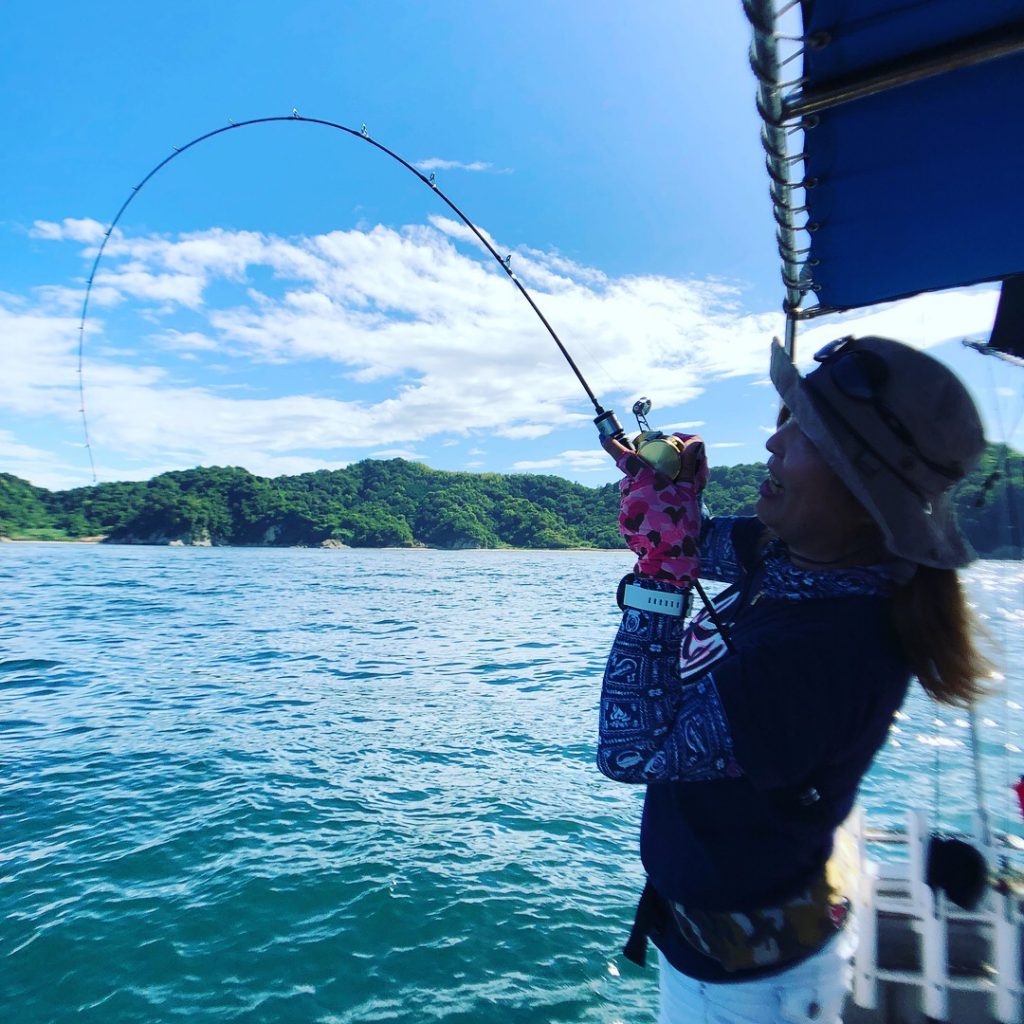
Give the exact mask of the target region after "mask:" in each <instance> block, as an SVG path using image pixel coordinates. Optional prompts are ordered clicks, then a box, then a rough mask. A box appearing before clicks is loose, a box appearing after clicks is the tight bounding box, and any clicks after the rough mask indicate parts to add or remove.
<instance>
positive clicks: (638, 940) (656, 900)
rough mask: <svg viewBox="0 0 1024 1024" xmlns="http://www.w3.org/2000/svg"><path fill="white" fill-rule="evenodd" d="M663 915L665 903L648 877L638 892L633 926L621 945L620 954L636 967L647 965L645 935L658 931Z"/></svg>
mask: <svg viewBox="0 0 1024 1024" xmlns="http://www.w3.org/2000/svg"><path fill="white" fill-rule="evenodd" d="M664 916H665V905H664V903H663V902H662V899H661V897H660V896H659V895H658V892H657V890H656V889H655V888H654V886H653V885H651V880H650V879H649V878H648V879H647V881H646V882H645V883H644V891H643V892H642V893H640V902H639V903H637V905H636V915H635V916H634V918H633V928H632V930H631V931H630V933H629V938H628V939H627V940H626V945H625V946H623V947H622V955H623V956H624V957H625V958H626V959H627V960H629V961H630V962H631V963H634V964H636V965H637V967H646V966H647V936H648V934H649V933H650V932H652V931H658V926H659V924H660V923H661V922H662V921H663V920H664Z"/></svg>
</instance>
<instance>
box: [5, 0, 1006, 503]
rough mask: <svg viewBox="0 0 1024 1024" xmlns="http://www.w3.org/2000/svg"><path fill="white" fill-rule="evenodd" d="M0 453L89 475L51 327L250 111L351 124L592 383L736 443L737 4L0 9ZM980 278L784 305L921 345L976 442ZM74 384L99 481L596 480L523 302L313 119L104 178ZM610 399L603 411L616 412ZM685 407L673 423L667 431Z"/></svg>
mask: <svg viewBox="0 0 1024 1024" xmlns="http://www.w3.org/2000/svg"><path fill="white" fill-rule="evenodd" d="M4 20H5V31H4V34H3V38H2V40H0V86H2V87H3V89H4V94H5V95H7V96H8V97H9V98H10V102H9V104H8V106H7V109H6V111H5V117H4V128H3V134H4V142H3V146H2V147H0V180H2V181H3V191H2V197H0V237H2V245H0V353H2V354H3V357H4V366H5V372H4V374H3V375H0V471H7V472H12V473H15V474H17V475H18V476H21V477H25V478H27V479H30V480H32V481H33V482H34V483H37V484H40V485H43V486H49V487H65V486H74V485H78V484H83V483H87V482H89V481H90V480H91V473H90V468H89V459H88V454H87V452H86V451H85V449H84V447H83V433H82V427H81V418H80V415H79V405H80V403H79V395H78V383H79V379H78V373H77V368H78V363H77V345H78V315H79V311H80V307H81V297H82V289H83V286H84V281H85V278H86V276H87V274H88V270H89V267H90V265H91V261H92V258H93V256H94V254H95V247H96V245H97V243H98V241H99V239H100V238H101V237H102V233H103V230H104V229H105V226H106V225H107V224H108V223H109V222H110V220H111V219H112V218H113V216H114V214H115V213H116V211H117V209H118V208H119V207H120V205H121V203H122V202H123V201H124V199H125V198H126V197H127V195H128V194H129V190H130V188H131V186H133V185H136V184H138V182H139V181H141V179H142V178H143V177H144V175H145V174H146V173H147V172H148V171H149V170H150V169H151V168H152V167H153V166H154V165H155V164H156V163H158V162H159V161H160V160H161V159H163V157H164V156H166V155H167V154H168V153H169V152H172V147H173V146H175V145H177V146H181V145H183V144H184V143H186V142H187V141H189V140H190V139H192V138H194V137H196V136H198V135H200V134H203V133H205V132H207V131H210V130H212V129H215V128H218V127H220V126H222V125H225V124H227V123H229V119H233V120H235V121H241V120H246V119H249V118H256V117H267V116H274V115H287V114H288V113H289V112H290V111H291V110H292V109H293V108H296V109H298V110H299V112H300V113H301V114H303V115H305V116H308V117H318V118H324V119H326V120H331V121H338V122H340V123H342V124H346V125H349V126H351V127H354V128H359V127H360V125H362V124H363V123H365V124H366V125H367V128H368V130H369V132H370V133H371V135H372V136H373V137H374V138H376V139H378V140H379V141H381V142H382V143H384V144H385V145H387V146H389V147H390V148H392V149H394V150H396V151H397V152H398V153H400V154H401V155H402V156H403V157H405V158H406V159H408V160H409V161H410V162H413V163H416V164H419V165H421V166H423V167H424V168H428V167H431V168H436V174H437V176H438V182H439V184H440V185H441V187H442V188H443V189H444V190H445V191H446V192H447V193H448V194H449V195H450V196H451V198H452V199H453V200H454V201H455V202H456V203H457V204H458V205H459V206H461V207H462V209H463V210H465V211H466V213H467V214H468V215H469V216H470V217H471V218H472V219H473V220H474V221H475V223H477V225H479V226H480V227H481V228H482V229H483V230H485V231H486V232H487V233H488V234H489V235H490V236H491V237H492V238H493V239H494V240H495V244H496V245H497V247H498V248H499V249H500V250H501V251H503V252H508V253H511V254H512V259H513V269H515V270H516V271H517V273H518V274H519V276H520V277H521V279H522V280H523V281H524V283H525V284H526V285H527V287H528V288H530V290H531V292H532V293H533V294H534V297H535V299H536V300H537V302H538V304H539V305H540V307H541V308H542V309H543V310H544V312H545V314H546V315H547V317H548V319H549V320H550V321H551V322H552V324H553V325H554V327H555V329H556V330H557V331H558V332H559V334H560V335H561V336H562V338H563V340H564V341H565V343H566V345H567V346H568V348H569V350H570V351H571V352H572V354H573V355H574V357H575V358H576V360H577V362H578V363H579V365H580V367H581V369H582V370H583V372H584V374H585V376H586V377H587V378H588V380H589V381H590V384H591V386H592V387H593V388H594V390H595V391H596V392H597V394H598V397H599V398H600V399H601V400H602V402H603V403H604V404H605V405H611V406H614V407H615V408H617V409H618V410H619V412H620V415H621V414H624V413H627V412H628V408H629V406H630V405H631V404H632V401H633V400H634V398H635V397H637V396H638V395H639V394H648V395H649V396H650V397H651V398H653V399H654V401H655V411H654V413H653V414H652V417H651V419H652V422H653V423H655V424H657V425H661V426H672V427H678V426H680V425H689V427H688V429H694V430H699V431H700V432H701V433H703V434H704V436H705V437H706V439H707V441H708V443H709V446H710V448H711V457H712V459H713V461H715V462H717V463H720V464H721V463H735V462H749V461H754V460H757V459H760V458H761V457H762V453H763V444H764V440H765V438H766V436H767V428H768V424H770V423H771V421H772V419H773V417H774V410H775V400H774V397H773V392H772V389H771V388H770V386H767V384H766V380H765V377H766V370H767V353H768V345H769V342H770V339H771V336H772V334H773V333H778V332H779V331H780V330H781V324H782V319H781V315H780V313H779V308H780V301H781V286H780V283H779V273H778V261H777V257H776V253H775V247H774V223H773V220H772V217H771V211H770V207H769V200H768V191H767V179H766V176H765V173H764V159H763V154H762V152H761V148H760V143H759V141H758V127H759V126H758V121H757V117H756V114H755V111H754V101H753V92H754V85H753V79H752V76H751V73H750V70H749V66H748V63H747V45H748V32H747V26H746V23H745V21H744V18H743V15H742V12H741V9H740V4H739V3H738V2H736V3H732V2H724V0H723V2H718V3H706V4H685V5H684V4H679V3H678V2H668V0H666V2H649V3H639V4H633V5H623V4H619V3H610V2H603V0H600V2H588V3H583V2H581V0H566V2H561V3H537V2H526V3H522V4H518V5H515V6H508V7H500V6H495V5H489V4H481V3H479V2H477V3H470V2H450V0H437V2H434V3H429V4H428V3H411V2H403V3H398V2H386V0H385V2H380V0H376V2H372V3H371V2H364V0H355V2H335V3H327V2H309V0H307V2H293V3H291V4H289V5H287V6H286V5H280V4H271V3H265V2H262V0H257V2H249V3H246V4H227V3H209V2H204V3H198V2H191V0H185V2H178V3H176V4H174V5H139V4H131V5H129V4H126V3H119V2H111V3H104V4H101V5H91V6H87V5H82V4H80V3H71V2H56V3H49V4H44V5H34V6H30V5H18V6H17V7H12V8H10V9H9V10H8V11H6V12H5V19H4ZM994 308H995V295H994V292H992V291H991V290H990V289H975V290H971V291H967V292H954V293H947V294H945V295H940V296H931V297H924V298H921V299H917V300H913V301H912V302H910V303H904V304H902V305H900V306H898V307H890V308H880V309H878V310H869V311H866V312H865V313H862V314H860V315H858V316H857V317H852V318H851V317H848V318H846V319H843V320H840V319H837V318H833V319H832V320H831V321H830V322H823V323H820V324H815V326H814V327H813V328H812V329H811V330H809V331H808V332H807V336H806V339H805V341H804V343H803V351H805V352H807V351H813V349H814V348H815V347H816V346H817V344H819V343H821V342H824V341H825V340H828V339H829V338H831V337H833V336H835V335H837V334H841V333H849V332H850V331H851V330H852V331H855V332H860V333H867V331H868V330H874V331H876V332H879V333H888V334H890V335H892V336H895V337H902V338H904V339H906V340H908V341H911V342H912V343H914V344H918V345H921V346H927V347H929V348H930V349H931V350H932V351H933V352H934V353H935V354H936V355H938V356H939V357H940V358H944V359H946V360H947V361H949V362H950V363H951V364H952V365H953V366H954V367H955V368H956V369H958V370H959V371H960V372H961V373H963V374H964V375H965V376H966V377H967V379H968V382H969V383H970V385H971V386H972V388H973V389H974V391H975V393H976V395H977V397H978V399H979V404H980V405H981V406H982V408H983V410H985V411H986V414H987V416H988V418H989V432H990V434H991V435H993V436H996V437H998V436H1002V434H1004V433H1006V432H1007V431H1008V430H1009V427H1010V426H1011V425H1012V423H1013V420H1014V418H1015V417H1016V414H1017V412H1018V411H1019V408H1020V398H1019V395H1018V394H1017V391H1018V390H1019V385H1018V384H1017V383H1016V381H1015V379H1014V378H1013V376H1012V375H1011V376H1009V377H1007V375H1006V374H1005V371H1000V370H999V369H998V367H993V366H991V365H988V364H990V363H992V362H993V361H991V360H983V359H981V358H980V357H977V356H975V355H973V354H972V353H969V352H965V351H964V350H963V349H962V346H961V345H960V339H961V338H962V337H963V336H965V335H973V336H980V335H981V334H983V333H984V332H985V330H986V328H987V326H988V324H989V322H990V320H991V316H992V313H993V311H994ZM83 374H84V377H83V379H84V383H85V403H86V409H87V412H88V419H89V427H90V432H91V437H92V443H93V454H94V457H95V461H96V468H97V473H98V476H99V478H100V479H101V480H115V479H140V478H147V477H149V476H151V475H153V474H155V473H157V472H160V471H163V470H166V469H175V468H186V467H190V466H194V465H213V464H220V465H242V466H245V467H247V468H249V469H251V470H252V471H254V472H257V473H260V474H264V475H277V474H280V473H296V472H302V471H306V470H310V469H316V468H321V467H327V468H336V467H340V466H343V465H345V464H347V463H349V462H351V461H354V460H357V459H360V458H365V457H367V456H375V457H389V456H392V455H402V456H404V457H408V458H416V459H420V460H422V461H424V462H426V463H427V464H428V465H431V466H434V467H436V468H442V469H470V470H481V471H482V470H487V471H497V472H514V471H536V472H555V473H560V474H562V475H564V476H568V477H570V478H572V479H576V480H580V481H582V482H585V483H589V484H597V483H602V482H604V481H606V480H608V479H612V478H613V477H614V476H615V472H614V469H613V468H612V467H611V466H610V463H607V462H606V457H605V456H604V455H603V453H601V452H600V450H599V449H598V448H597V447H596V444H595V441H594V432H593V428H592V426H591V425H590V416H591V411H590V406H589V403H588V401H587V399H586V396H585V395H584V393H583V391H582V389H581V388H580V387H579V385H578V383H577V382H576V380H575V378H574V377H573V376H572V373H571V371H570V370H569V369H568V367H567V366H566V365H565V364H564V362H562V361H561V357H560V356H559V355H558V353H557V350H556V349H555V347H554V345H553V343H552V342H551V341H550V339H549V338H548V336H547V335H546V333H545V332H544V330H543V327H542V326H541V324H540V323H539V321H537V320H536V318H535V317H534V315H533V313H532V312H531V311H530V309H529V307H528V306H527V304H526V303H525V302H524V301H523V300H522V298H521V297H520V296H519V295H518V293H516V291H515V290H514V288H513V287H512V285H511V284H510V282H509V281H508V280H507V279H506V278H505V277H504V276H503V275H502V274H501V273H500V271H499V270H498V268H497V267H496V266H495V265H494V264H493V261H490V258H489V257H486V258H485V257H482V256H481V254H480V252H479V249H478V247H477V246H476V245H475V244H474V243H473V241H472V239H470V238H469V237H468V236H467V232H466V231H465V229H464V228H463V227H462V226H461V225H460V224H458V223H457V222H455V221H454V220H453V218H452V217H451V215H450V213H449V212H448V211H447V209H446V208H445V207H444V206H443V204H441V203H440V202H439V200H438V199H437V197H436V196H434V195H432V194H431V193H430V192H429V191H428V190H427V189H426V188H424V187H423V185H422V184H420V183H419V182H417V181H416V179H415V178H414V177H412V176H411V175H409V174H408V173H407V172H406V171H404V170H402V169H401V168H400V167H399V166H398V165H397V164H394V163H392V162H390V161H388V160H387V159H386V158H384V157H383V156H382V155H381V154H379V153H377V152H376V151H374V150H373V149H372V147H369V146H366V145H365V144H364V143H361V142H359V141H357V140H353V139H350V138H348V137H345V136H343V135H342V134H341V133H338V132H333V131H330V130H328V129H324V128H317V127H315V126H311V125H306V124H295V123H286V124H273V125H266V126H257V127H252V128H244V129H240V130H238V131H234V132H229V133H226V134H225V135H222V136H219V137H218V138H216V139H213V140H211V141H209V142H206V143H203V144H201V145H200V146H197V147H196V148H195V149H193V150H190V151H189V152H188V153H185V154H183V155H182V156H181V157H180V158H177V159H175V160H174V161H173V162H172V163H171V164H169V165H168V166H167V167H166V168H165V169H164V170H163V171H161V172H160V173H159V174H158V175H157V176H156V177H154V178H153V179H152V180H151V181H150V182H149V183H148V184H147V185H146V187H145V188H144V189H143V190H142V191H141V192H140V193H139V195H138V197H137V199H136V200H135V201H134V202H133V203H132V205H131V207H130V208H129V210H128V212H127V214H126V215H125V217H124V219H123V220H122V222H121V224H120V229H119V232H118V233H117V234H116V235H115V236H114V237H113V238H112V240H111V244H110V246H108V249H107V252H106V253H105V256H104V259H103V261H102V263H101V265H100V270H99V273H98V276H97V282H96V288H95V291H94V293H93V298H92V304H91V310H90V316H89V320H88V323H87V331H86V343H85V347H84V362H83ZM623 418H624V419H627V417H625V416H624V417H623ZM684 429H687V427H684Z"/></svg>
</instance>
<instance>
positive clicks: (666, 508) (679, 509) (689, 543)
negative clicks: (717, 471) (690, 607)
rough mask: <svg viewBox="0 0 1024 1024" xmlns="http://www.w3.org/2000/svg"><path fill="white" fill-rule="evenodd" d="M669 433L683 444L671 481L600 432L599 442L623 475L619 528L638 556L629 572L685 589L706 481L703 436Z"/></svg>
mask: <svg viewBox="0 0 1024 1024" xmlns="http://www.w3.org/2000/svg"><path fill="white" fill-rule="evenodd" d="M674 436H675V437H676V438H678V439H679V441H680V442H681V443H682V448H683V451H682V469H681V470H680V472H679V476H678V478H677V479H676V480H671V479H669V477H667V476H665V475H664V474H663V473H660V472H658V471H657V470H655V469H654V468H652V467H651V466H650V465H649V464H648V463H647V462H645V461H644V460H643V458H641V457H640V456H639V455H637V453H636V452H634V451H632V450H631V449H629V448H627V447H625V445H623V444H621V443H620V442H618V441H616V440H615V439H614V438H610V437H602V438H601V446H602V447H603V448H604V450H605V451H606V452H608V454H609V455H611V456H612V458H614V459H615V464H616V465H617V466H618V467H619V469H621V470H622V472H623V473H625V474H626V476H625V479H623V480H622V482H621V483H620V484H619V491H620V492H621V494H622V500H621V504H620V508H619V532H620V533H621V534H622V536H623V537H624V538H625V540H626V544H627V545H629V548H630V550H631V551H633V553H634V554H636V556H637V563H636V566H635V568H634V571H635V572H636V573H638V574H639V575H641V576H649V577H651V578H653V579H658V580H664V581H665V582H666V583H671V584H672V585H673V586H678V587H680V588H687V587H690V586H691V585H692V584H693V581H694V580H695V579H696V578H697V576H698V574H699V572H700V559H699V557H698V555H697V547H698V543H699V541H700V524H701V515H700V495H701V492H702V491H703V490H704V486H705V484H706V483H707V479H708V464H707V458H706V456H705V453H704V441H703V439H702V438H700V437H699V436H698V435H696V434H676V435H674Z"/></svg>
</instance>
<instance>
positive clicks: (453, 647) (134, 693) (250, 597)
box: [0, 543, 1024, 1024]
mask: <svg viewBox="0 0 1024 1024" xmlns="http://www.w3.org/2000/svg"><path fill="white" fill-rule="evenodd" d="M629 565H630V558H629V556H628V553H627V552H526V551H459V552H442V551H424V550H412V551H390V550H389V551H379V550H373V551H370V550H337V551H331V550H300V549H283V550H274V549H228V548H206V549H204V548H166V547H160V548H136V547H107V546H98V545H73V544H22V543H17V544H14V543H12V544H3V545H0V698H2V710H0V920H2V925H0V1019H2V1020H4V1021H12V1022H18V1024H37V1022H38V1024H59V1022H64V1021H72V1020H73V1021H75V1022H76V1024H91V1022H97V1024H99V1022H102V1024H128V1022H133V1024H134V1022H165V1021H166V1022H170V1021H179V1020H180V1021H187V1022H189V1024H204V1022H210V1024H213V1022H217V1024H221V1022H234V1021H245V1022H261V1021H266V1022H268V1024H269V1022H274V1024H288V1022H293V1021H294V1022H303V1024H312V1022H322V1024H342V1022H356V1021H359V1022H363V1021H381V1022H384V1021H387V1022H409V1024H413V1022H416V1024H419V1022H429V1021H441V1020H443V1021H446V1022H453V1024H454V1022H467V1024H468V1022H485V1021H486V1022H518V1021H523V1022H526V1021H529V1022H532V1024H533V1022H538V1021H540V1022H575V1021H594V1022H606V1024H612V1022H619V1021H621V1022H626V1021H628V1022H630V1024H647V1022H651V1021H653V1020H654V1007H655V1003H656V974H655V971H654V970H653V969H652V968H648V969H647V970H640V969H638V968H635V967H633V966H632V965H630V964H629V963H626V962H625V961H623V960H622V958H621V957H620V956H619V955H618V953H619V949H620V947H621V945H622V943H623V941H624V940H625V937H626V934H627V931H628V926H629V923H630V921H631V918H632V910H633V907H634V904H635V901H636V897H637V895H638V893H639V890H640V886H641V881H642V874H641V869H640V864H639V859H638V855H637V838H638V827H639V820H640V807H641V801H642V792H641V790H640V789H639V788H635V787H629V786H624V785H617V784H615V783H612V782H609V781H607V780H605V779H604V778H603V777H602V776H600V775H599V774H598V773H597V771H596V769H595V768H594V764H593V761H594V742H595V732H596V707H597V700H598V693H599V687H600V678H601V672H602V668H603V663H604V658H605V655H606V653H607V650H608V647H609V645H610V643H611V639H612V637H613V635H614V632H615V628H616V623H617V620H618V615H617V611H616V609H615V607H614V603H613V594H614V588H615V584H616V582H617V580H618V578H619V576H620V575H621V574H622V573H623V572H625V571H626V570H627V569H628V568H629ZM966 579H967V583H968V587H969V592H970V594H971V599H972V601H973V602H974V603H975V604H976V605H977V606H978V611H979V614H980V615H981V616H982V618H983V619H984V621H985V626H986V630H987V632H988V634H989V636H990V640H991V643H992V644H993V645H994V648H995V650H996V657H997V659H998V661H999V662H1000V665H1001V666H1002V667H1003V670H1004V672H1006V666H1007V665H1009V666H1011V667H1016V666H1019V665H1020V664H1021V663H1022V660H1024V658H1022V655H1024V630H1022V629H1021V626H1022V624H1024V610H1022V609H1024V600H1022V593H1024V568H1022V565H1021V563H999V562H985V563H980V564H978V565H976V566H975V567H972V568H971V569H970V570H969V571H968V572H967V574H966ZM1016 671H1017V673H1018V674H1017V676H1016V677H1011V678H1010V679H1008V680H1007V681H1006V682H1005V683H1003V684H1002V686H1001V688H1000V690H999V691H998V692H997V693H995V694H994V695H993V696H992V697H991V698H989V699H988V701H987V702H986V703H985V705H984V706H983V707H982V708H981V709H980V711H979V714H978V722H979V729H980V735H981V739H982V748H983V751H984V755H985V757H984V760H983V775H984V788H985V792H986V800H987V803H988V806H989V811H990V814H991V815H992V818H993V824H994V825H995V826H996V827H997V828H1000V829H1004V830H1005V829H1014V830H1017V831H1019V821H1020V819H1019V816H1017V813H1016V811H1015V810H1014V807H1013V804H1012V803H1011V796H1012V794H1010V792H1009V783H1010V781H1012V780H1014V779H1016V778H1017V775H1018V774H1019V773H1020V772H1021V771H1024V756H1022V754H1021V751H1020V749H1019V745H1020V743H1021V741H1020V736H1021V723H1022V714H1024V712H1022V710H1021V705H1022V704H1024V692H1022V682H1021V677H1020V674H1019V673H1020V669H1019V667H1017V668H1016ZM1007 675H1010V673H1009V672H1007ZM967 732H968V723H967V721H966V719H965V718H964V716H963V715H962V714H961V713H959V712H956V711H952V710H948V711H941V712H940V711H939V709H938V707H937V706H936V705H934V704H931V703H930V702H928V701H927V699H926V698H925V697H924V696H923V695H922V694H921V693H920V691H919V689H917V690H916V692H915V694H914V695H913V696H912V697H911V699H910V700H909V701H908V703H907V705H906V707H905V708H904V711H903V713H902V717H901V718H900V720H899V721H898V722H897V723H896V727H895V729H894V730H893V733H892V735H891V737H890V740H889V743H888V744H887V746H886V748H885V749H884V750H883V752H882V753H881V754H880V756H879V758H878V760H877V762H876V764H875V766H874V768H873V769H872V772H871V774H870V776H869V778H868V779H867V780H866V781H865V784H864V787H863V790H862V802H863V803H864V804H865V806H866V807H867V809H868V813H869V817H870V822H871V824H874V825H894V824H898V823H899V822H900V821H901V820H902V816H903V814H904V812H905V811H906V809H907V808H911V807H921V808H926V809H929V810H934V809H936V808H937V809H938V812H939V813H938V819H939V823H940V825H941V826H942V827H946V828H963V827H965V826H966V825H967V824H968V822H969V820H970V815H971V811H972V808H973V806H974V798H973V792H974V790H973V786H974V782H973V775H972V769H971V760H970V756H969V751H968V748H967V746H966V744H965V740H966V738H967ZM880 852H881V853H882V854H883V855H884V854H885V850H884V849H881V850H880Z"/></svg>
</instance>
